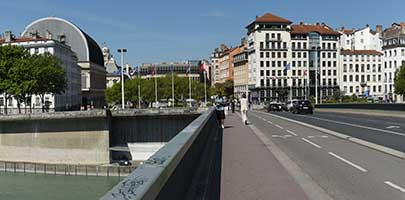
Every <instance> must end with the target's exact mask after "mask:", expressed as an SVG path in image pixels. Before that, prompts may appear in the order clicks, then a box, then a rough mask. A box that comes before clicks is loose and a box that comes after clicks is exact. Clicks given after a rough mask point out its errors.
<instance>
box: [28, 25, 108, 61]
mask: <svg viewBox="0 0 405 200" xmlns="http://www.w3.org/2000/svg"><path fill="white" fill-rule="evenodd" d="M32 33H38V34H39V35H40V36H42V37H48V36H50V37H52V38H51V39H53V40H58V41H62V38H63V40H64V42H65V44H66V45H68V46H70V47H71V48H72V50H73V51H74V52H75V53H76V54H77V58H78V60H79V62H93V63H96V64H98V65H100V66H104V58H103V53H102V51H101V48H100V47H99V46H98V44H97V42H96V41H95V40H94V39H93V38H91V37H90V36H89V35H88V34H87V33H85V32H84V31H82V30H81V29H80V28H79V27H77V26H76V25H74V24H73V23H71V22H69V21H67V20H65V19H61V18H57V17H45V18H42V19H38V20H36V21H34V22H32V23H31V24H29V25H28V26H27V27H26V28H25V30H24V32H23V33H22V36H23V37H30V36H31V34H32Z"/></svg>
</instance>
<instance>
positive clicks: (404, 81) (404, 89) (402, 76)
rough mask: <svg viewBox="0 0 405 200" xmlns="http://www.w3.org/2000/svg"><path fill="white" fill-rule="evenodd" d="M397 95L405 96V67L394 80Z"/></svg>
mask: <svg viewBox="0 0 405 200" xmlns="http://www.w3.org/2000/svg"><path fill="white" fill-rule="evenodd" d="M394 87H395V94H399V95H404V94H405V65H404V66H402V67H401V68H400V69H399V71H398V72H397V73H396V76H395V78H394Z"/></svg>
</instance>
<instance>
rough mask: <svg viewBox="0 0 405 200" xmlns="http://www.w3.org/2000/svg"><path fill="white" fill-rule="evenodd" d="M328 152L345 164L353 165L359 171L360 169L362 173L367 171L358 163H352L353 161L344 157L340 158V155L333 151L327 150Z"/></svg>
mask: <svg viewBox="0 0 405 200" xmlns="http://www.w3.org/2000/svg"><path fill="white" fill-rule="evenodd" d="M329 154H330V155H332V156H333V157H335V158H337V159H339V160H340V161H343V162H345V163H346V164H349V165H350V166H352V167H354V168H356V169H358V170H360V171H362V172H364V173H366V172H367V170H366V169H364V168H363V167H360V166H359V165H356V164H354V163H353V162H350V161H348V160H346V159H344V158H342V157H340V156H338V155H336V154H334V153H333V152H329Z"/></svg>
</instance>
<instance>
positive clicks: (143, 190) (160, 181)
mask: <svg viewBox="0 0 405 200" xmlns="http://www.w3.org/2000/svg"><path fill="white" fill-rule="evenodd" d="M214 113H215V110H214V109H213V108H211V109H209V110H208V111H207V112H204V113H203V114H201V115H200V116H199V117H198V118H197V119H196V120H194V121H193V122H192V123H191V124H190V125H188V126H187V127H186V128H185V129H183V130H182V131H181V132H180V133H179V134H178V135H177V136H175V137H174V138H173V139H172V140H170V141H169V142H168V143H167V144H166V145H165V146H164V147H162V148H161V149H160V150H159V151H158V152H156V153H155V154H154V155H152V156H151V157H150V158H149V159H148V160H147V161H145V162H144V163H143V164H142V165H140V166H139V167H138V168H137V169H136V170H135V171H133V172H132V173H131V174H130V175H129V176H128V177H127V178H126V179H124V180H123V181H121V182H120V183H119V184H118V185H116V186H115V187H114V188H113V189H112V190H110V191H109V192H108V193H107V194H105V195H104V196H103V197H102V198H101V200H128V199H133V200H141V199H142V200H149V199H150V200H152V199H155V198H156V197H157V196H158V195H159V192H160V191H161V190H162V188H163V187H164V186H165V184H166V182H167V181H168V180H169V178H170V176H171V175H172V173H173V172H174V171H175V169H176V167H177V166H178V165H179V164H180V162H181V161H182V160H183V158H184V156H185V155H186V153H187V152H188V150H189V149H190V147H191V146H192V144H193V142H194V141H195V140H196V138H197V137H198V136H199V134H200V133H201V132H202V129H203V128H204V127H205V125H206V124H207V123H208V121H209V119H210V117H212V115H213V114H214Z"/></svg>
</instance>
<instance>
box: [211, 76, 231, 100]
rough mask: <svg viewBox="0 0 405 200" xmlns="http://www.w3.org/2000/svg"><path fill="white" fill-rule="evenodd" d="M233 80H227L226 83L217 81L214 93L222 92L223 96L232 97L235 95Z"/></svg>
mask: <svg viewBox="0 0 405 200" xmlns="http://www.w3.org/2000/svg"><path fill="white" fill-rule="evenodd" d="M233 85H234V83H233V81H232V80H227V81H225V83H217V84H215V85H214V88H215V90H214V93H215V94H221V96H226V97H231V96H233Z"/></svg>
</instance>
